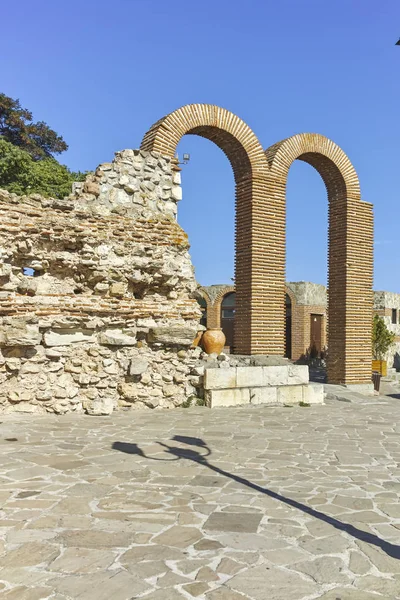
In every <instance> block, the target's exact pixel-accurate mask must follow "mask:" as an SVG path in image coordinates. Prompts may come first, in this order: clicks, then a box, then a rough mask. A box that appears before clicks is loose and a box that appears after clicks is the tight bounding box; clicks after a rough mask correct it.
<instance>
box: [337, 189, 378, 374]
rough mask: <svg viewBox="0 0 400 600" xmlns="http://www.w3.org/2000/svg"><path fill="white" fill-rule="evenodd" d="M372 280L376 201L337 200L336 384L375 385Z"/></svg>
mask: <svg viewBox="0 0 400 600" xmlns="http://www.w3.org/2000/svg"><path fill="white" fill-rule="evenodd" d="M372 278H373V213H372V205H371V204H368V203H366V202H361V201H360V200H353V199H351V198H349V199H347V198H339V199H333V200H332V201H331V203H330V208H329V292H328V315H329V320H328V343H329V348H328V381H329V382H330V383H345V384H360V383H368V384H370V383H371V375H372V363H371V361H372V352H371V328H372V308H373V292H372Z"/></svg>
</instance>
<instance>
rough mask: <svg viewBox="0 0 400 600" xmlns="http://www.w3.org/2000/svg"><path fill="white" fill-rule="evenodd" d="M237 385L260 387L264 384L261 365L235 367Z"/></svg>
mask: <svg viewBox="0 0 400 600" xmlns="http://www.w3.org/2000/svg"><path fill="white" fill-rule="evenodd" d="M236 385H237V387H262V386H263V385H264V374H263V368H262V367H237V370H236Z"/></svg>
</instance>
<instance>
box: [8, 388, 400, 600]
mask: <svg viewBox="0 0 400 600" xmlns="http://www.w3.org/2000/svg"><path fill="white" fill-rule="evenodd" d="M385 391H386V393H393V396H385V397H382V396H380V397H373V398H369V399H367V398H363V397H361V396H358V395H354V394H353V395H348V396H347V397H343V401H339V400H337V399H335V400H334V399H331V400H329V399H328V400H327V404H326V405H324V406H315V407H300V406H295V407H291V408H289V407H288V408H286V407H273V408H271V407H248V408H234V409H219V410H218V409H216V410H213V411H211V410H209V409H206V408H200V407H197V408H189V409H186V410H185V409H176V410H171V411H152V412H148V411H147V412H146V411H136V412H134V413H132V412H130V413H124V412H120V413H116V414H113V415H112V416H111V417H93V416H92V417H90V416H85V415H82V414H80V415H79V414H73V415H71V414H70V415H63V416H55V415H22V414H10V415H4V416H3V417H2V423H1V424H0V445H1V453H0V462H1V488H0V490H1V491H0V500H1V512H0V532H1V541H0V565H1V568H0V598H1V599H4V600H40V599H43V600H44V599H50V598H51V599H52V600H67V599H68V600H72V599H73V600H79V599H80V600H109V599H111V598H112V599H113V600H132V599H134V598H135V599H136V598H144V599H151V600H180V599H184V598H186V599H188V598H199V599H204V600H205V599H207V600H246V599H251V600H313V599H317V598H323V599H324V600H339V599H340V600H372V599H378V598H385V599H386V600H387V599H395V598H400V560H399V559H400V504H399V501H398V497H399V496H398V495H399V492H400V469H399V459H400V440H399V433H400V423H399V415H400V404H399V399H398V398H396V397H395V396H396V394H395V393H394V392H393V390H392V389H386V390H385ZM329 397H331V398H337V397H338V396H337V393H334V390H333V391H332V390H331V393H330V395H329Z"/></svg>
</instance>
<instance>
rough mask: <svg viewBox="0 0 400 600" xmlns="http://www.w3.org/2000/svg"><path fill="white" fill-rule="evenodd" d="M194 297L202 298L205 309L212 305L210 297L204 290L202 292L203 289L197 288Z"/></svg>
mask: <svg viewBox="0 0 400 600" xmlns="http://www.w3.org/2000/svg"><path fill="white" fill-rule="evenodd" d="M196 295H197V296H201V297H202V298H203V300H205V301H206V303H207V308H208V307H209V306H211V305H212V300H211V298H210V296H209V295H208V294H207V292H206V290H204V289H203V288H198V289H197V290H196V291H195V293H194V296H195V297H196Z"/></svg>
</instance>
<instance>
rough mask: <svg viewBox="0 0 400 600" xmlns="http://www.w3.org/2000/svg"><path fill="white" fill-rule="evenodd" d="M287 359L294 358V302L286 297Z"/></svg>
mask: <svg viewBox="0 0 400 600" xmlns="http://www.w3.org/2000/svg"><path fill="white" fill-rule="evenodd" d="M285 357H286V358H292V301H291V299H290V296H289V294H286V295H285Z"/></svg>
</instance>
